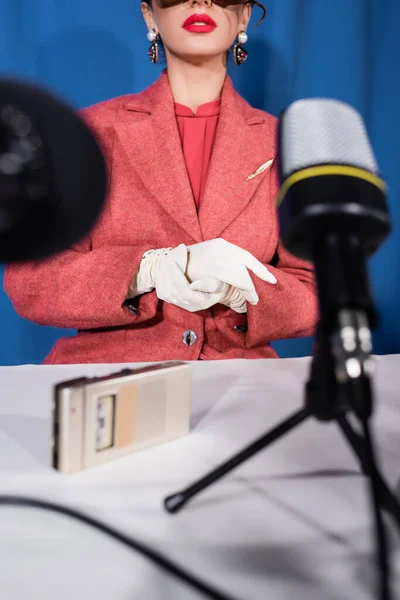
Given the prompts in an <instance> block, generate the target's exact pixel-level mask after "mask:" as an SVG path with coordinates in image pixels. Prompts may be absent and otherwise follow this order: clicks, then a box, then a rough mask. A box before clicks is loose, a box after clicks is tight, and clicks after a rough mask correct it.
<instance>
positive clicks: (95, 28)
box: [0, 0, 400, 364]
mask: <svg viewBox="0 0 400 600" xmlns="http://www.w3.org/2000/svg"><path fill="white" fill-rule="evenodd" d="M265 1H266V4H267V6H268V18H267V20H266V21H264V22H263V23H262V25H261V26H259V27H258V28H257V29H253V28H252V27H250V28H249V31H248V33H249V42H248V43H247V49H248V51H249V60H248V61H247V63H246V64H245V65H244V66H242V67H241V68H240V69H238V68H237V67H235V65H231V66H230V74H231V75H232V77H233V80H234V83H235V85H236V87H237V89H238V91H239V92H240V93H241V94H242V95H243V96H244V97H245V98H246V99H247V100H248V101H249V102H250V103H251V104H253V106H256V107H258V108H262V109H264V110H267V111H269V112H271V113H273V114H275V115H278V114H279V112H280V111H281V110H282V109H283V108H284V107H286V106H287V104H289V103H290V102H291V101H293V100H294V99H297V98H301V97H310V96H326V97H333V98H339V99H342V100H344V101H346V102H349V103H351V104H352V105H354V106H355V107H356V108H357V109H358V110H360V111H361V113H362V115H363V117H364V119H365V121H366V123H367V126H368V130H369V133H370V137H371V139H372V143H373V145H374V148H375V151H376V155H377V158H378V161H379V163H380V166H381V169H382V172H383V175H384V177H385V178H386V180H387V181H388V183H389V186H390V206H391V212H392V218H393V225H394V233H393V234H392V236H391V238H390V239H389V240H388V241H387V242H386V243H385V244H384V246H383V247H382V248H381V249H380V250H379V252H378V253H377V255H376V256H375V257H374V258H373V259H372V260H371V263H370V267H371V269H370V271H371V279H372V285H373V289H374V294H375V298H376V302H377V306H378V309H379V311H380V314H381V324H380V327H379V330H377V332H376V333H375V336H374V337H375V351H376V352H377V353H392V352H400V318H399V316H398V312H399V311H398V296H399V292H400V241H399V237H398V231H399V230H400V206H399V204H400V178H399V171H398V166H399V163H400V141H399V140H400V118H399V108H398V105H399V97H400V83H399V79H400V78H399V71H398V69H399V63H400V36H399V27H400V2H399V1H398V0H265ZM0 7H1V19H0V72H1V73H0V74H1V75H2V76H6V75H10V74H12V75H17V76H19V77H20V76H23V77H27V78H29V79H31V80H32V81H34V82H36V83H40V84H41V85H44V86H46V87H47V88H48V89H50V90H52V91H54V92H56V93H58V94H60V95H61V96H62V97H64V98H65V99H66V100H67V101H69V102H70V103H71V104H72V105H74V106H75V107H83V106H86V105H90V104H93V103H95V102H98V101H100V100H104V99H107V98H110V97H112V96H117V95H121V94H126V93H130V92H136V91H140V90H142V89H143V88H145V87H146V86H147V85H149V84H150V83H151V82H152V81H153V80H154V79H155V78H156V77H157V76H158V74H159V72H160V68H161V67H160V66H157V67H155V66H153V65H151V63H150V62H149V60H148V57H147V54H146V53H147V48H148V45H149V44H148V41H147V39H146V28H145V26H144V23H143V21H142V17H141V13H140V2H139V0H114V1H110V0H63V1H61V2H60V1H55V0H0ZM258 14H259V11H258V10H257V9H255V10H254V14H253V24H255V22H256V19H257V18H258V17H257V15H258ZM70 284H71V285H73V282H70ZM25 285H28V286H29V281H27V282H25ZM0 315H1V328H2V340H3V343H2V344H1V346H0V364H18V363H37V362H40V361H41V360H42V359H43V357H44V356H45V354H46V353H47V352H48V351H49V349H50V347H51V346H52V344H53V342H54V341H55V340H56V339H57V338H58V337H59V336H60V335H65V331H60V330H55V329H51V328H46V327H38V326H36V325H34V324H32V323H29V322H27V321H24V320H22V319H20V318H19V317H18V316H17V315H16V314H15V312H14V310H13V308H12V305H11V303H10V301H9V300H8V298H7V296H6V295H5V294H4V292H1V291H0ZM67 333H69V334H70V333H73V332H71V331H68V332H67ZM276 347H277V349H278V351H279V352H280V354H281V356H296V355H304V354H308V353H309V352H310V348H311V341H310V340H293V341H292V340H289V341H285V342H278V343H277V344H276Z"/></svg>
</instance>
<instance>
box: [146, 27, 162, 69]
mask: <svg viewBox="0 0 400 600" xmlns="http://www.w3.org/2000/svg"><path fill="white" fill-rule="evenodd" d="M147 39H148V40H149V42H152V44H151V46H150V48H149V49H148V51H147V54H148V55H149V58H150V60H151V62H152V63H154V64H156V63H158V41H159V39H160V36H159V34H158V33H157V32H156V30H155V29H152V30H151V31H149V32H148V33H147Z"/></svg>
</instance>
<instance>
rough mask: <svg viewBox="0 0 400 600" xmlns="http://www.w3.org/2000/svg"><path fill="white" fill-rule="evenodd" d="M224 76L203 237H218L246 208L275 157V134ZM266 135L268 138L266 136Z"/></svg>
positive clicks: (202, 221) (201, 212) (202, 217)
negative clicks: (264, 125)
mask: <svg viewBox="0 0 400 600" xmlns="http://www.w3.org/2000/svg"><path fill="white" fill-rule="evenodd" d="M264 122H265V119H264V117H263V114H262V113H261V112H260V111H257V110H255V109H252V108H251V107H250V106H249V105H248V104H247V102H245V100H243V98H241V97H240V96H239V95H238V94H236V92H235V91H234V89H233V86H232V82H231V80H230V78H229V77H227V78H226V81H225V85H224V89H223V93H222V98H221V112H220V116H219V122H218V127H217V132H216V136H215V141H214V148H213V152H212V155H211V161H210V166H209V171H208V179H207V184H206V189H205V192H204V196H203V199H202V201H201V203H200V209H199V220H200V226H201V230H202V232H203V236H204V239H213V238H216V237H219V236H220V235H221V234H222V233H223V231H224V230H225V229H226V227H228V225H229V224H230V223H231V222H232V221H234V220H235V219H236V218H237V217H238V216H239V214H240V213H241V212H242V211H243V210H244V209H245V208H246V206H247V204H248V203H249V202H250V200H251V198H252V196H253V194H254V192H255V191H256V189H257V187H258V186H259V185H260V183H261V181H262V180H263V179H264V177H265V176H266V175H267V173H268V170H269V168H270V167H271V166H272V163H273V159H274V157H275V152H276V150H275V136H274V134H273V132H272V131H271V132H270V135H269V136H268V131H269V130H268V128H266V127H263V126H262V125H263V124H264ZM267 136H268V137H269V139H267Z"/></svg>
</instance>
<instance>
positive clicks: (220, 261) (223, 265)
mask: <svg viewBox="0 0 400 600" xmlns="http://www.w3.org/2000/svg"><path fill="white" fill-rule="evenodd" d="M188 253H189V260H188V262H187V267H186V271H185V274H186V276H187V278H188V279H189V281H190V282H191V284H192V285H191V286H190V287H191V289H192V290H194V291H208V290H209V287H210V282H209V279H210V278H213V279H217V280H219V281H221V282H223V283H227V284H229V285H231V286H232V287H234V288H236V289H237V290H240V291H241V293H242V294H243V296H244V298H245V299H246V300H247V302H250V304H257V302H258V300H259V298H258V295H257V292H256V290H255V287H254V284H253V282H252V280H251V277H250V275H249V273H248V270H247V269H250V271H252V272H253V273H254V274H255V275H257V277H259V278H260V279H262V280H263V281H267V282H269V283H272V284H275V283H276V278H275V277H274V275H273V274H272V273H270V271H269V270H268V269H267V267H266V266H265V265H263V264H262V263H261V262H260V261H259V260H257V259H256V258H255V256H253V255H252V254H251V253H250V252H248V251H247V250H243V248H240V247H239V246H236V245H235V244H231V243H230V242H227V241H226V240H224V239H222V238H217V239H214V240H209V241H207V242H200V243H198V244H194V245H193V246H189V247H188ZM169 258H170V259H173V260H175V261H176V262H177V261H178V249H177V248H174V249H173V250H171V252H170V253H169ZM210 291H211V290H210ZM213 291H216V290H213Z"/></svg>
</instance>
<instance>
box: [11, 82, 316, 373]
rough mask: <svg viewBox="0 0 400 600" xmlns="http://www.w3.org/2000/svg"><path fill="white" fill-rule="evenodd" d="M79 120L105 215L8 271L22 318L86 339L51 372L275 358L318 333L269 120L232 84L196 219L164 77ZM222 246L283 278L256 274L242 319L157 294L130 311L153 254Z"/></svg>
mask: <svg viewBox="0 0 400 600" xmlns="http://www.w3.org/2000/svg"><path fill="white" fill-rule="evenodd" d="M81 114H82V115H83V117H84V118H85V120H86V121H87V123H88V124H89V126H90V127H91V129H92V130H93V132H94V133H95V135H96V137H97V139H98V140H99V142H100V144H101V146H102V148H103V151H104V154H105V157H106V161H107V165H108V171H109V191H108V199H107V204H106V208H105V210H104V212H103V214H102V216H101V218H100V220H99V221H98V223H97V225H96V227H95V229H94V230H93V231H92V232H91V234H90V235H89V236H88V237H87V238H85V239H84V240H83V241H82V242H81V243H79V244H77V245H76V246H74V247H73V248H70V249H68V250H67V251H65V252H62V253H61V254H59V255H57V256H55V257H53V258H50V259H47V260H44V261H40V262H35V263H33V262H32V263H25V264H21V265H9V266H7V268H6V272H5V279H4V285H5V290H6V292H7V293H8V295H9V296H10V298H11V300H12V302H13V304H14V307H15V309H16V311H17V312H18V314H19V315H21V316H22V317H25V318H27V319H30V320H32V321H34V322H35V323H39V324H41V325H51V326H55V327H64V328H76V329H78V330H79V332H78V335H77V336H74V337H67V338H63V339H60V340H59V341H58V342H57V343H56V345H55V346H54V348H53V349H52V350H51V352H50V354H49V355H48V357H47V358H46V359H45V363H47V364H55V363H97V362H110V363H111V362H135V361H163V360H170V359H180V360H197V359H199V358H200V357H201V358H202V359H211V360H213V359H226V358H263V357H275V356H276V353H275V351H274V350H273V349H272V348H271V346H270V345H269V342H270V341H271V340H277V339H282V338H288V337H296V336H305V335H311V334H313V331H314V327H315V325H316V321H317V316H318V307H317V300H316V291H315V283H314V277H313V271H312V269H311V266H310V265H309V264H308V263H305V262H303V261H301V260H298V259H297V258H295V257H293V256H292V255H291V254H289V253H288V252H287V251H286V250H285V249H284V248H283V247H282V245H281V243H280V241H279V223H278V216H277V210H276V196H277V191H278V181H277V172H276V163H275V161H274V163H273V164H272V166H270V167H267V168H265V164H266V163H268V161H270V160H271V159H274V158H275V155H276V125H277V121H276V119H275V118H274V117H272V116H270V115H269V114H267V113H265V112H263V111H261V110H256V109H254V108H252V107H251V106H249V104H248V103H247V102H246V101H245V100H244V99H243V98H241V97H240V96H239V95H238V94H237V93H236V92H235V91H234V89H233V87H232V83H231V80H230V79H229V77H227V78H226V82H225V85H224V89H223V93H222V99H221V112H220V118H219V123H218V128H217V133H216V138H215V145H214V148H213V153H212V157H211V162H210V168H209V174H208V180H207V185H206V189H205V194H204V197H203V200H202V203H201V206H200V209H199V213H197V211H196V206H195V202H194V199H193V195H192V191H191V187H190V182H189V178H188V175H187V172H186V167H185V162H184V157H183V154H182V149H181V143H180V138H179V132H178V127H177V123H176V118H175V111H174V101H173V97H172V94H171V90H170V87H169V83H168V76H167V73H166V72H164V73H163V74H162V75H161V77H160V78H159V79H158V81H156V82H155V83H154V84H153V85H151V86H150V87H149V88H147V89H146V90H145V91H143V92H141V93H139V94H132V95H127V96H122V97H119V98H115V99H112V100H108V101H106V102H101V103H99V104H96V105H94V106H91V107H89V108H87V109H84V110H83V111H82V113H81ZM262 165H264V168H262V169H259V168H260V166H262ZM253 175H254V176H253ZM217 237H222V238H224V239H225V240H227V241H229V242H232V243H233V244H237V245H238V246H240V247H242V248H245V249H246V250H248V251H249V252H251V253H252V254H254V256H256V257H257V258H258V259H259V260H260V261H262V262H263V263H265V264H268V265H271V266H270V269H271V271H272V272H273V273H274V275H275V276H276V278H277V281H278V283H277V284H276V285H275V286H273V285H270V284H268V283H265V282H264V281H260V280H259V279H258V278H257V277H255V276H253V275H252V274H251V275H252V279H253V281H254V284H255V287H256V289H257V292H258V295H259V297H260V301H259V303H258V304H257V306H250V305H249V306H248V308H247V310H248V312H247V315H246V314H245V315H240V314H237V313H235V312H234V311H232V310H231V309H229V308H226V307H224V306H222V305H216V306H215V307H213V308H211V309H209V310H204V311H201V312H197V313H189V312H187V311H185V310H183V309H180V308H178V307H176V306H174V305H172V304H168V303H165V302H162V301H160V300H159V299H158V298H157V296H156V293H155V292H154V291H153V292H151V293H149V294H145V295H143V296H141V297H139V298H137V299H135V300H134V301H132V302H133V305H131V306H126V305H125V304H124V300H125V298H126V294H127V290H128V287H129V285H130V283H131V281H132V278H133V275H134V273H135V272H136V270H137V268H138V266H139V263H140V260H141V258H142V255H143V253H144V252H145V251H146V250H149V249H150V248H163V247H168V246H177V245H178V244H181V243H183V244H186V245H190V244H195V243H197V242H201V241H203V240H209V239H213V238H217ZM188 332H193V333H190V334H188ZM188 342H189V344H188Z"/></svg>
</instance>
